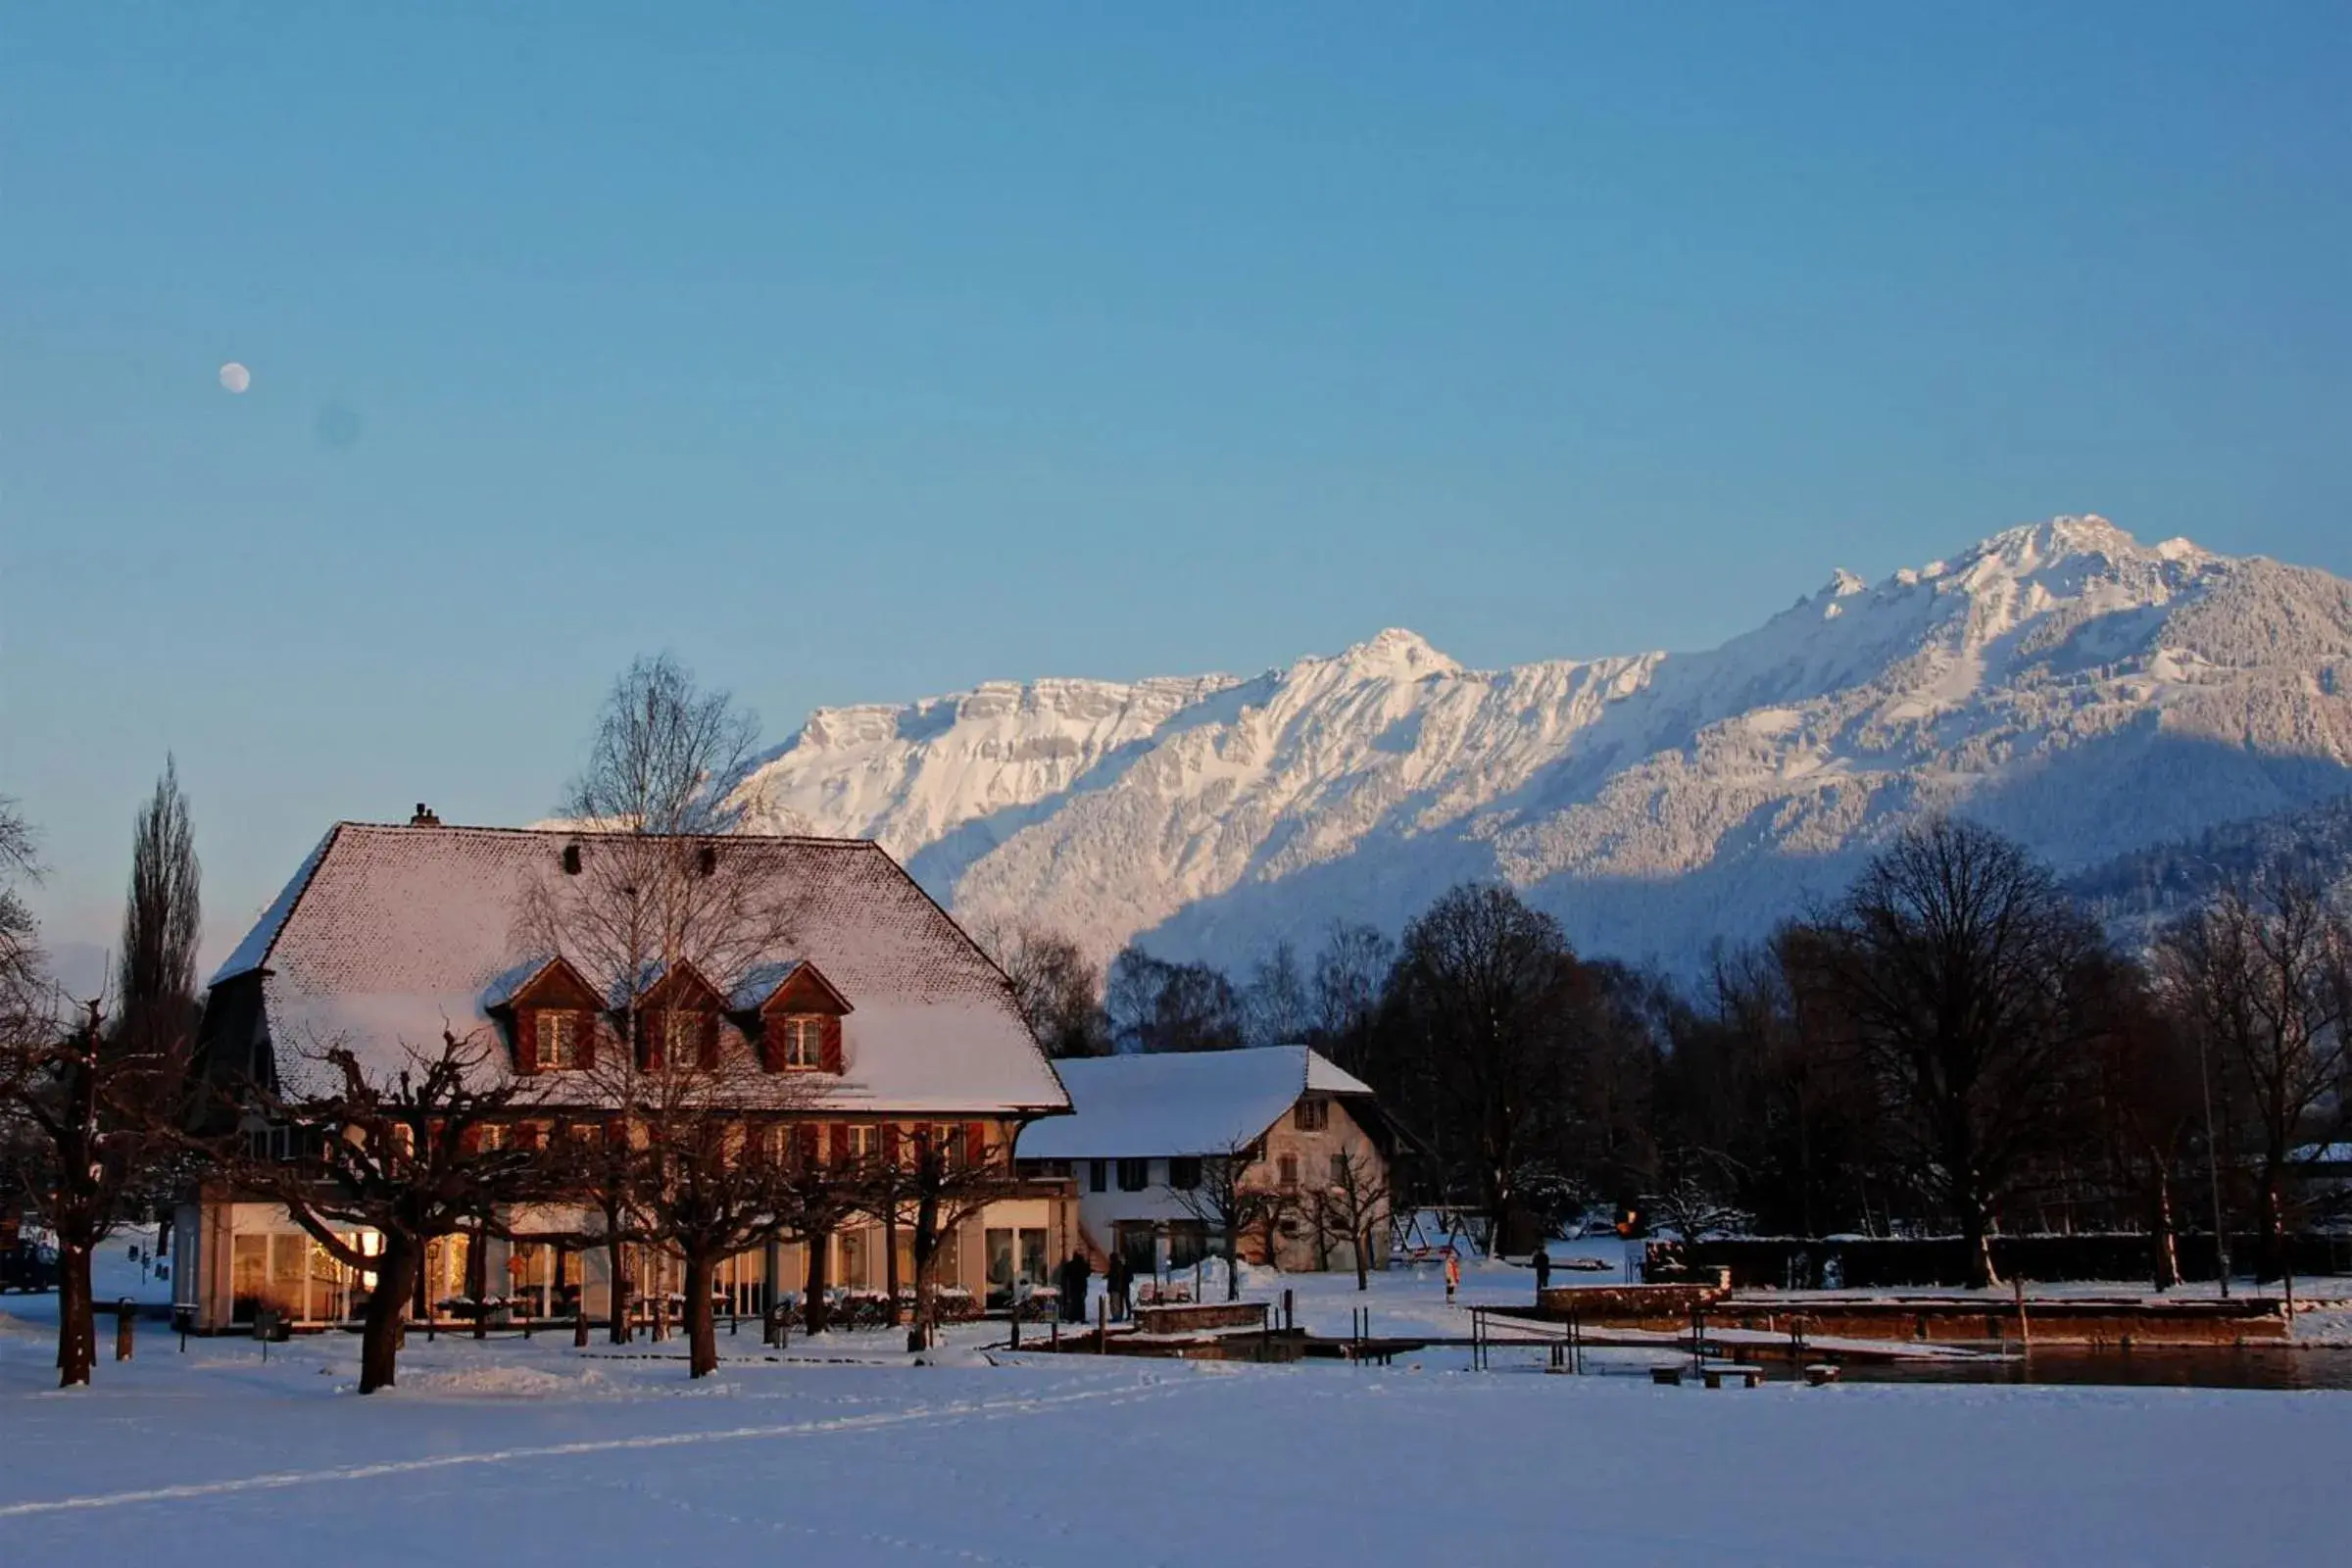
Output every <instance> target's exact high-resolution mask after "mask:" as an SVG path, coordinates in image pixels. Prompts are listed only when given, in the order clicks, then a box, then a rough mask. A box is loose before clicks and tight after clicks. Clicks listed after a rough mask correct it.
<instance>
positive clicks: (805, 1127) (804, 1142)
mask: <svg viewBox="0 0 2352 1568" xmlns="http://www.w3.org/2000/svg"><path fill="white" fill-rule="evenodd" d="M792 1149H793V1157H794V1159H795V1160H797V1161H798V1162H799V1163H800V1164H802V1165H805V1166H806V1165H813V1164H815V1163H816V1123H814V1122H812V1121H805V1122H801V1123H799V1124H797V1125H796V1126H795V1127H794V1128H793V1129H792Z"/></svg>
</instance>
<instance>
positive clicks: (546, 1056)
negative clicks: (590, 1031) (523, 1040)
mask: <svg viewBox="0 0 2352 1568" xmlns="http://www.w3.org/2000/svg"><path fill="white" fill-rule="evenodd" d="M582 1021H583V1020H582V1019H581V1017H580V1015H579V1014H578V1013H576V1012H543V1013H541V1014H540V1015H539V1070H540V1071H542V1072H552V1071H555V1070H558V1069H560V1068H564V1067H577V1066H578V1065H579V1064H580V1038H581V1036H582V1034H583V1033H585V1031H584V1030H583V1029H582V1028H581V1023H582Z"/></svg>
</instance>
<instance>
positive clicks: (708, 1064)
mask: <svg viewBox="0 0 2352 1568" xmlns="http://www.w3.org/2000/svg"><path fill="white" fill-rule="evenodd" d="M694 1052H695V1057H694V1059H695V1064H696V1065H697V1066H699V1067H701V1068H702V1069H703V1071H705V1072H711V1071H713V1070H715V1069H716V1068H717V1066H718V1020H717V1019H716V1018H714V1017H711V1016H710V1015H708V1014H705V1013H699V1012H698V1013H696V1014H695V1015H694Z"/></svg>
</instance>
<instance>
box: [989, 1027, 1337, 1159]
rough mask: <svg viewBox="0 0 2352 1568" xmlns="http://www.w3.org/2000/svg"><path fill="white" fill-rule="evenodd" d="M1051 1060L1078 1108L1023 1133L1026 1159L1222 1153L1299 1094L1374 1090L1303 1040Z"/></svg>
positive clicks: (1256, 1133) (1259, 1130)
mask: <svg viewBox="0 0 2352 1568" xmlns="http://www.w3.org/2000/svg"><path fill="white" fill-rule="evenodd" d="M1054 1065H1055V1066H1056V1068H1057V1069H1058V1070H1059V1071H1060V1073H1061V1081H1062V1084H1063V1085H1064V1086H1065V1087H1066V1088H1067V1089H1068V1090H1069V1092H1070V1104H1071V1108H1072V1110H1073V1111H1074V1114H1072V1115H1068V1116H1056V1117H1054V1119H1053V1120H1051V1121H1043V1122H1039V1123H1037V1124H1036V1125H1035V1126H1032V1127H1028V1128H1025V1129H1023V1131H1022V1133H1021V1139H1020V1145H1019V1150H1018V1152H1019V1154H1020V1157H1021V1158H1023V1159H1111V1158H1118V1157H1125V1158H1128V1159H1149V1158H1153V1157H1164V1156H1167V1155H1171V1154H1174V1155H1191V1154H1221V1153H1225V1152H1228V1151H1230V1150H1233V1149H1237V1148H1239V1147H1241V1146H1242V1145H1244V1144H1248V1143H1250V1142H1252V1141H1253V1140H1255V1139H1257V1138H1259V1137H1261V1136H1262V1135H1263V1134H1264V1133H1265V1132H1266V1130H1267V1129H1268V1128H1270V1127H1272V1126H1273V1125H1274V1123H1275V1122H1276V1121H1278V1120H1279V1119H1281V1117H1282V1114H1283V1113H1284V1112H1285V1111H1287V1110H1289V1109H1290V1108H1291V1106H1292V1105H1294V1104H1296V1103H1298V1101H1299V1097H1300V1096H1301V1095H1304V1094H1307V1093H1309V1092H1312V1093H1315V1094H1324V1095H1333V1096H1338V1097H1342V1098H1348V1097H1357V1096H1361V1097H1365V1098H1369V1097H1370V1096H1371V1093H1372V1090H1371V1087H1370V1086H1369V1085H1367V1084H1365V1083H1364V1082H1363V1081H1362V1080H1361V1079H1358V1078H1354V1077H1352V1076H1350V1075H1349V1074H1348V1073H1346V1072H1344V1071H1342V1070H1341V1069H1340V1067H1339V1066H1338V1065H1337V1064H1335V1063H1334V1062H1332V1061H1331V1060H1330V1059H1329V1058H1327V1057H1325V1056H1323V1055H1321V1054H1317V1053H1316V1052H1313V1051H1310V1050H1308V1049H1307V1048H1306V1047H1305V1046H1266V1047H1261V1048H1260V1049H1258V1050H1255V1051H1200V1052H1184V1053H1171V1054H1164V1055H1131V1056H1079V1057H1073V1058H1070V1059H1067V1060H1063V1061H1060V1062H1056V1063H1055V1064H1054Z"/></svg>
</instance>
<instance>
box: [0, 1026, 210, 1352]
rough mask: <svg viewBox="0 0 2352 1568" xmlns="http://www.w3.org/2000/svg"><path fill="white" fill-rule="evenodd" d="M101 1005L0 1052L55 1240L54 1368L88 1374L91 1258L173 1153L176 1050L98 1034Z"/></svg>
mask: <svg viewBox="0 0 2352 1568" xmlns="http://www.w3.org/2000/svg"><path fill="white" fill-rule="evenodd" d="M107 1034H108V1030H107V1027H106V1018H105V1014H104V1011H103V1009H102V1008H101V1006H100V1005H99V1004H98V1003H96V1002H92V1003H89V1004H88V1005H87V1006H86V1010H85V1014H84V1018H83V1021H82V1022H81V1024H80V1025H79V1026H78V1027H66V1026H55V1025H52V1026H46V1027H44V1026H43V1025H41V1024H40V1023H38V1022H37V1021H36V1022H35V1023H34V1024H32V1025H31V1027H30V1029H29V1032H27V1033H26V1034H25V1035H22V1036H20V1037H18V1038H17V1039H16V1040H15V1041H14V1042H12V1043H11V1044H10V1048H9V1049H8V1051H7V1052H6V1054H5V1056H0V1102H5V1103H6V1104H7V1107H8V1109H9V1110H10V1111H11V1112H12V1114H13V1117H14V1119H16V1120H17V1122H18V1124H19V1127H20V1130H21V1132H22V1133H23V1134H24V1135H25V1142H24V1143H23V1144H22V1145H21V1146H20V1148H21V1152H22V1154H23V1156H24V1157H25V1159H26V1160H27V1161H28V1164H29V1170H28V1172H27V1174H28V1176H29V1181H28V1183H27V1185H28V1187H29V1190H30V1196H31V1198H32V1200H33V1205H34V1207H35V1209H36V1210H37V1211H38V1212H39V1214H40V1216H41V1219H42V1222H43V1223H45V1224H46V1225H47V1226H48V1227H49V1229H50V1230H51V1232H53V1233H54V1234H55V1236H56V1238H57V1250H58V1264H59V1272H58V1367H59V1369H60V1373H61V1376H62V1381H63V1384H64V1386H66V1387H72V1386H73V1385H75V1384H80V1383H87V1382H88V1381H89V1380H90V1368H91V1364H92V1362H93V1361H94V1360H95V1359H96V1350H97V1329H96V1326H95V1324H94V1322H93V1321H92V1305H93V1303H92V1299H91V1288H90V1258H91V1255H92V1253H93V1252H94V1251H95V1250H97V1247H98V1244H99V1243H100V1242H102V1241H104V1240H105V1239H106V1237H107V1234H108V1233H109V1232H110V1231H112V1230H113V1229H114V1228H115V1227H116V1226H117V1225H118V1224H121V1223H122V1222H123V1220H124V1219H126V1218H128V1217H130V1216H132V1215H134V1214H137V1213H139V1212H141V1211H142V1210H143V1209H144V1208H146V1207H148V1206H151V1205H150V1204H149V1203H148V1199H149V1197H150V1195H151V1194H152V1191H153V1183H154V1179H155V1172H156V1171H157V1169H158V1168H159V1166H161V1165H163V1164H164V1163H165V1162H167V1161H168V1160H170V1159H172V1157H173V1156H174V1155H176V1154H177V1153H178V1152H179V1151H180V1148H181V1145H180V1142H179V1136H178V1135H179V1128H178V1115H179V1112H180V1111H181V1110H182V1108H183V1107H184V1103H185V1101H184V1094H185V1086H186V1083H187V1053H186V1050H185V1041H184V1039H183V1040H182V1041H181V1042H180V1043H179V1045H178V1047H177V1048H176V1049H172V1050H169V1051H167V1050H164V1049H161V1048H159V1049H157V1050H154V1051H149V1052H142V1053H137V1054H132V1053H128V1052H125V1051H123V1050H122V1049H120V1048H119V1047H118V1046H116V1045H115V1044H113V1043H112V1042H110V1041H109V1040H108V1038H107Z"/></svg>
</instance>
